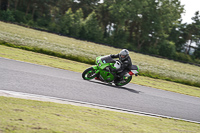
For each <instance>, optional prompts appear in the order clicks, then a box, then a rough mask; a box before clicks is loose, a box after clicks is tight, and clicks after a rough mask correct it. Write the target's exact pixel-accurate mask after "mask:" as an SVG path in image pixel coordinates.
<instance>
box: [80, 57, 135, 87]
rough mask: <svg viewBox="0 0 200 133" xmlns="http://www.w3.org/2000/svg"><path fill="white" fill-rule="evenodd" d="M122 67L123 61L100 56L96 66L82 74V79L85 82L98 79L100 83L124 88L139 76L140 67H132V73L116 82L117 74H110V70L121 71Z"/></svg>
mask: <svg viewBox="0 0 200 133" xmlns="http://www.w3.org/2000/svg"><path fill="white" fill-rule="evenodd" d="M121 65H122V63H121V61H119V60H114V59H113V58H111V56H110V55H107V56H99V57H97V58H96V65H95V66H93V67H90V68H87V69H86V70H85V71H84V72H83V73H82V78H83V79H84V80H91V79H94V78H96V77H98V79H100V81H103V82H107V83H109V84H112V83H114V84H115V85H116V86H123V85H126V84H128V83H129V82H130V81H131V79H132V75H136V76H137V73H139V67H138V66H136V65H132V68H131V71H129V72H127V73H126V74H125V75H124V76H123V80H121V81H120V82H115V79H116V75H117V72H110V69H119V68H120V67H121Z"/></svg>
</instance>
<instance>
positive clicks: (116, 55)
mask: <svg viewBox="0 0 200 133" xmlns="http://www.w3.org/2000/svg"><path fill="white" fill-rule="evenodd" d="M110 56H111V57H112V58H119V54H111V55H110Z"/></svg>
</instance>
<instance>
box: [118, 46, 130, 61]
mask: <svg viewBox="0 0 200 133" xmlns="http://www.w3.org/2000/svg"><path fill="white" fill-rule="evenodd" d="M128 57H129V51H128V50H127V49H123V50H122V51H120V53H119V59H120V60H121V61H123V60H125V59H127V58H128Z"/></svg>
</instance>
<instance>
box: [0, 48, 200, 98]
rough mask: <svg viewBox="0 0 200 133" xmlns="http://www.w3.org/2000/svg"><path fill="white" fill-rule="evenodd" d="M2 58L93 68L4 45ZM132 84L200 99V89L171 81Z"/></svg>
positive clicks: (74, 68)
mask: <svg viewBox="0 0 200 133" xmlns="http://www.w3.org/2000/svg"><path fill="white" fill-rule="evenodd" d="M0 57H5V58H9V59H14V60H20V61H24V62H30V63H35V64H40V65H46V66H50V67H56V68H61V69H65V70H70V71H75V72H81V73H82V72H83V71H84V70H85V69H86V68H88V67H90V66H91V65H89V64H85V63H80V62H76V61H72V60H67V59H62V58H58V57H54V56H48V55H45V54H40V53H35V52H31V51H26V50H21V49H16V48H12V47H7V46H2V45H0ZM131 82H132V83H135V84H139V85H144V86H149V87H153V88H157V89H162V90H167V91H172V92H176V93H181V94H186V95H191V96H195V97H200V88H198V87H194V86H187V85H183V84H178V83H174V82H170V81H165V80H160V79H152V78H149V77H144V76H138V77H135V76H133V79H132V81H131Z"/></svg>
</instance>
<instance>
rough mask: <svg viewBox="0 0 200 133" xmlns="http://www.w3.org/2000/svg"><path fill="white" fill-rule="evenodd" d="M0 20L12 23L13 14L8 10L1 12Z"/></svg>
mask: <svg viewBox="0 0 200 133" xmlns="http://www.w3.org/2000/svg"><path fill="white" fill-rule="evenodd" d="M0 20H3V21H7V22H14V21H15V18H14V15H13V12H12V11H10V10H7V11H1V12H0Z"/></svg>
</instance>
